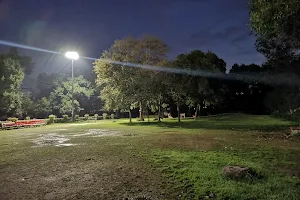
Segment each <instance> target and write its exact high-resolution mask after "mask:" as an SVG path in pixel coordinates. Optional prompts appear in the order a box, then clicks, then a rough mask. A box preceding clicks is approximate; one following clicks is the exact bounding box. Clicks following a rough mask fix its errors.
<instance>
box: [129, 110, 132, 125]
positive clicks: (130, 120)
mask: <svg viewBox="0 0 300 200" xmlns="http://www.w3.org/2000/svg"><path fill="white" fill-rule="evenodd" d="M128 113H129V122H130V124H131V123H132V118H131V110H130V109H129V112H128Z"/></svg>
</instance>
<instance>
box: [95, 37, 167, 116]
mask: <svg viewBox="0 0 300 200" xmlns="http://www.w3.org/2000/svg"><path fill="white" fill-rule="evenodd" d="M167 51H168V48H167V46H166V45H165V44H164V43H163V42H162V41H161V40H160V39H158V38H155V37H152V36H144V37H142V38H138V39H135V38H131V37H128V38H125V39H123V40H117V41H115V42H114V44H113V45H112V47H111V48H110V49H109V50H108V51H105V52H104V53H103V54H102V56H101V58H100V59H99V60H97V61H96V62H95V63H94V64H95V66H94V68H95V73H96V74H97V79H96V83H97V85H98V86H99V87H100V88H101V93H100V97H101V99H102V100H104V101H105V108H106V110H118V109H120V110H126V111H130V110H131V109H132V108H134V107H139V108H140V119H141V120H143V112H144V111H143V109H144V107H145V104H146V100H147V99H149V97H150V96H151V95H152V93H151V91H153V86H152V85H151V81H152V79H151V78H150V79H149V77H150V76H151V74H152V73H153V71H148V70H144V69H141V68H131V67H128V66H124V65H122V64H121V63H120V62H131V63H136V64H146V65H147V64H148V65H156V64H158V63H160V62H161V61H162V60H164V59H165V58H166V53H167ZM108 60H110V61H117V62H108ZM152 77H153V76H152Z"/></svg>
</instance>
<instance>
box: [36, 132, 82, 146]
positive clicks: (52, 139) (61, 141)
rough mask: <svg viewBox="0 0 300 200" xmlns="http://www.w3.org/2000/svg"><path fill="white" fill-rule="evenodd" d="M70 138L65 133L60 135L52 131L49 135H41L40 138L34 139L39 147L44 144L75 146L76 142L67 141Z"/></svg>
mask: <svg viewBox="0 0 300 200" xmlns="http://www.w3.org/2000/svg"><path fill="white" fill-rule="evenodd" d="M69 140H70V139H68V138H66V137H65V136H63V135H58V134H57V133H50V134H47V135H41V136H40V137H39V138H37V139H34V140H32V142H33V143H35V144H36V146H37V147H43V146H56V147H60V146H73V145H76V144H71V143H65V142H67V141H69Z"/></svg>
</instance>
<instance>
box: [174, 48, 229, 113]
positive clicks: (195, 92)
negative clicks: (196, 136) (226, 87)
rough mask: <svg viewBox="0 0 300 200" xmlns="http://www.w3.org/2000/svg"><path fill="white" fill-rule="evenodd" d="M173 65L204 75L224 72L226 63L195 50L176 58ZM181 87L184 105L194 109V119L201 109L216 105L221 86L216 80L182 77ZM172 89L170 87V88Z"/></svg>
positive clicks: (210, 53) (214, 56) (210, 54)
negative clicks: (184, 97) (184, 89)
mask: <svg viewBox="0 0 300 200" xmlns="http://www.w3.org/2000/svg"><path fill="white" fill-rule="evenodd" d="M174 65H176V66H179V67H181V68H184V69H191V70H196V71H200V72H203V74H204V75H205V74H206V73H211V72H215V73H224V72H225V71H226V63H225V62H224V60H222V59H221V58H219V57H218V56H217V55H216V54H214V53H212V52H210V51H209V52H207V53H204V52H202V51H200V50H195V51H192V52H190V53H187V54H181V55H179V56H177V58H176V60H175V62H174ZM181 81H182V82H181V83H180V84H181V85H182V87H184V85H185V86H186V88H187V89H186V99H185V100H186V102H185V103H186V104H187V105H188V106H190V107H194V108H195V115H194V117H195V119H196V118H197V115H198V111H199V110H200V108H201V107H203V106H205V105H208V104H217V103H219V101H220V98H221V95H220V94H218V91H219V90H221V88H222V85H221V84H220V82H219V81H218V80H216V79H212V78H208V77H199V76H192V75H190V76H184V77H182V78H181ZM171 87H172V86H171Z"/></svg>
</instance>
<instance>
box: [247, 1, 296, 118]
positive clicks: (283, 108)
mask: <svg viewBox="0 0 300 200" xmlns="http://www.w3.org/2000/svg"><path fill="white" fill-rule="evenodd" d="M249 12H250V27H251V28H252V30H253V31H254V33H255V35H256V36H257V41H256V47H257V49H258V51H260V52H261V53H263V54H264V55H265V56H266V57H267V58H268V61H267V63H266V66H268V71H267V72H266V73H268V74H271V75H272V76H275V77H277V80H275V83H276V82H277V83H279V84H276V85H275V84H274V85H272V88H271V90H270V91H271V92H270V93H269V94H268V95H267V98H266V100H265V102H266V103H267V104H268V107H270V109H271V110H272V111H276V112H278V111H279V112H284V113H290V111H291V110H297V109H298V108H299V107H300V104H299V103H297V102H299V101H300V98H299V95H298V93H299V84H298V81H297V79H299V75H300V68H299V64H300V55H299V52H300V51H299V50H300V18H299V16H300V4H299V1H298V0H269V1H265V0H251V2H250V11H249ZM284 81H286V82H284Z"/></svg>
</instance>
